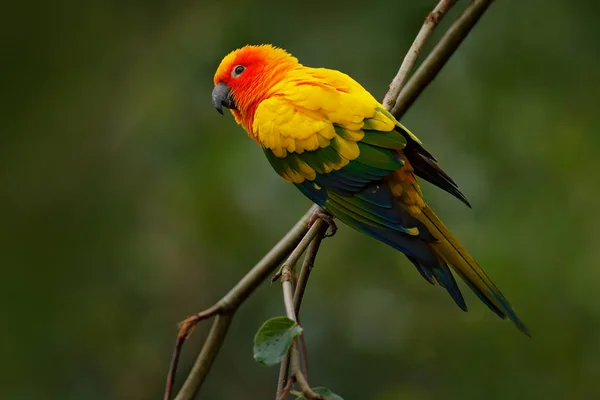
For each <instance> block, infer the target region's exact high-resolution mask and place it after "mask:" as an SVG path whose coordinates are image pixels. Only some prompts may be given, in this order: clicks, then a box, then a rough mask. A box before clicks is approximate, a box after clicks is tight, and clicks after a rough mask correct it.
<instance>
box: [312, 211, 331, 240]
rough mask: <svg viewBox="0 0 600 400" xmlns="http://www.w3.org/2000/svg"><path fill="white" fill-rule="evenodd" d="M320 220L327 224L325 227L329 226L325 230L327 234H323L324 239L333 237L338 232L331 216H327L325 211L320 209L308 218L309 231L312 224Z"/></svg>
mask: <svg viewBox="0 0 600 400" xmlns="http://www.w3.org/2000/svg"><path fill="white" fill-rule="evenodd" d="M320 219H322V220H323V221H325V222H326V223H327V225H329V228H328V229H327V233H325V236H324V237H332V236H334V235H335V233H336V232H337V230H338V227H337V225H336V223H335V221H334V220H333V216H332V215H331V214H329V213H328V212H327V211H325V210H323V209H322V208H321V207H319V208H318V209H317V210H316V211H315V212H313V214H312V215H311V216H310V219H309V220H308V228H309V229H310V227H311V226H313V225H314V223H315V222H317V221H318V220H320Z"/></svg>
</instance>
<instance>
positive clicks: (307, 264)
mask: <svg viewBox="0 0 600 400" xmlns="http://www.w3.org/2000/svg"><path fill="white" fill-rule="evenodd" d="M323 227H324V228H325V230H323V228H321V231H319V232H317V235H316V236H315V238H314V239H313V241H312V242H311V243H310V246H308V249H307V250H306V256H304V262H303V263H302V269H301V270H300V275H299V276H298V283H297V284H296V291H295V292H294V311H295V312H296V317H298V315H299V314H300V306H301V305H302V298H303V296H304V291H305V290H306V285H307V284H308V278H309V276H310V272H311V271H312V269H313V267H314V265H315V258H316V257H317V253H318V251H319V246H321V241H322V240H323V237H324V235H325V232H326V230H327V229H326V228H327V225H326V224H323Z"/></svg>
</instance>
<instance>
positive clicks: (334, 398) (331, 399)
mask: <svg viewBox="0 0 600 400" xmlns="http://www.w3.org/2000/svg"><path fill="white" fill-rule="evenodd" d="M312 390H313V391H314V392H315V393H316V394H320V395H321V396H325V397H327V400H344V399H343V398H342V397H341V396H338V395H337V394H335V393H333V392H332V391H331V390H329V389H327V388H326V387H323V386H317V387H314V388H312ZM296 400H306V397H304V395H302V396H300V397H297V398H296Z"/></svg>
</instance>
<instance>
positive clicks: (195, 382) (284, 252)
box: [164, 206, 317, 400]
mask: <svg viewBox="0 0 600 400" xmlns="http://www.w3.org/2000/svg"><path fill="white" fill-rule="evenodd" d="M316 209H317V206H313V207H311V208H310V209H309V210H308V212H307V213H306V214H305V215H304V216H303V217H302V218H301V219H300V220H299V221H298V222H297V223H296V225H294V227H293V228H292V229H291V230H290V231H289V232H288V233H287V234H286V235H285V236H284V237H283V238H282V239H281V240H280V241H279V242H278V243H277V244H276V245H275V246H274V247H273V248H272V249H271V250H270V251H269V252H268V253H267V254H266V255H265V256H264V257H263V258H262V260H260V261H259V262H258V263H257V264H256V265H255V266H254V268H252V269H251V270H250V271H249V272H248V273H247V274H246V275H245V276H244V277H243V278H242V279H241V280H240V281H239V282H238V283H237V285H235V287H234V288H233V289H231V290H230V291H229V293H227V294H226V295H225V296H224V297H223V298H222V299H221V300H219V301H218V302H217V303H216V304H215V305H213V306H212V307H210V308H208V309H207V310H205V311H203V312H200V313H198V314H195V315H193V316H192V317H190V318H187V319H186V320H184V321H183V322H182V323H181V324H180V329H179V333H178V335H177V341H176V343H175V348H174V350H173V356H172V359H171V367H170V369H169V374H168V376H167V384H166V387H165V396H164V398H165V400H169V399H171V395H172V392H173V385H174V382H175V372H176V370H177V363H178V361H179V355H180V353H181V349H182V347H183V343H184V342H185V340H186V339H187V337H188V336H189V334H190V332H191V330H192V329H193V328H194V326H195V325H196V324H197V323H198V322H199V321H200V320H202V319H204V318H208V317H209V316H212V315H215V314H217V315H218V316H227V315H228V316H229V318H227V319H226V320H227V326H225V324H224V323H223V322H221V323H220V325H219V328H224V329H220V330H219V332H220V333H221V334H222V335H221V336H222V338H221V340H220V341H217V340H213V341H210V342H209V340H208V339H207V340H206V342H205V343H204V346H203V347H202V350H201V353H200V355H199V356H198V358H197V359H196V363H195V364H194V368H192V370H191V371H190V373H189V375H188V377H187V379H186V381H185V383H184V385H183V387H182V389H181V390H180V392H179V394H178V395H177V400H190V399H192V398H193V397H194V396H195V395H196V393H197V392H198V390H199V389H200V387H201V386H202V383H203V382H204V379H205V378H206V375H207V374H208V372H209V371H210V367H211V366H212V362H213V361H214V358H210V357H209V358H206V359H203V358H202V354H203V353H205V354H213V353H214V354H215V355H216V352H217V351H218V349H219V348H220V346H221V345H222V343H223V340H222V339H224V337H225V334H226V333H227V327H228V326H229V320H230V319H231V316H232V315H233V313H234V311H235V310H236V309H237V308H238V307H239V306H240V305H241V304H242V303H243V302H244V301H245V300H246V299H247V298H248V296H250V294H252V292H254V290H255V289H256V287H258V285H260V283H261V282H262V281H264V280H265V278H266V277H267V276H269V274H271V273H272V272H273V270H274V269H275V268H277V266H278V265H279V264H280V263H281V262H282V261H283V260H284V259H285V257H286V256H288V255H289V254H290V253H292V252H293V250H294V249H295V248H296V246H297V245H298V244H299V243H301V242H302V239H303V238H304V236H305V235H306V234H307V230H308V220H309V219H310V217H311V216H312V214H313V213H314V212H315V210H316ZM315 225H316V223H315ZM313 237H314V236H313ZM219 320H220V321H223V319H222V318H221V319H219ZM215 324H216V320H215V323H213V328H215V329H216V325H215ZM212 332H213V330H211V333H212ZM209 338H210V335H209ZM201 361H203V362H204V361H206V366H205V367H203V368H200V366H199V362H201ZM183 389H186V390H185V391H184V390H183Z"/></svg>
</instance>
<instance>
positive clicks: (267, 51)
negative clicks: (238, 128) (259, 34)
mask: <svg viewBox="0 0 600 400" xmlns="http://www.w3.org/2000/svg"><path fill="white" fill-rule="evenodd" d="M298 65H300V64H298V60H297V59H296V58H295V57H293V56H292V55H290V54H289V53H287V52H286V51H285V50H283V49H280V48H277V47H274V46H271V45H268V44H265V45H260V46H250V45H248V46H244V47H242V48H241V49H237V50H234V51H232V52H231V53H229V54H228V55H227V56H225V58H223V60H222V61H221V65H219V68H218V69H217V72H216V73H215V78H214V83H215V88H214V89H213V92H212V102H213V106H214V107H215V108H216V109H217V111H219V112H220V113H223V107H227V108H229V109H231V110H232V112H233V115H234V116H235V118H236V120H237V121H238V122H242V123H243V125H244V127H245V128H246V129H248V127H249V126H250V125H251V121H252V118H253V116H254V111H255V110H256V107H257V106H258V104H259V103H260V102H261V101H262V100H264V99H266V98H268V97H269V95H270V89H271V88H272V87H273V86H274V85H275V84H276V83H278V82H279V81H280V80H281V79H282V78H283V77H284V76H285V73H286V72H287V71H289V70H290V69H292V68H294V67H296V66H298Z"/></svg>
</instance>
